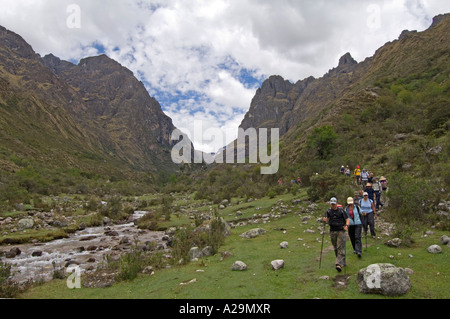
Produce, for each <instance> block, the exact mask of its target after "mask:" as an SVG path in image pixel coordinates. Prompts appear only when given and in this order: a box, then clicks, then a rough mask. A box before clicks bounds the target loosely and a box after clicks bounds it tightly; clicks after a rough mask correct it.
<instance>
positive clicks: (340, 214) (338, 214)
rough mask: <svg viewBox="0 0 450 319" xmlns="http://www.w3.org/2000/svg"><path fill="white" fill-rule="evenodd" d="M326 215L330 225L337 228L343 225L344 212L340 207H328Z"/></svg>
mask: <svg viewBox="0 0 450 319" xmlns="http://www.w3.org/2000/svg"><path fill="white" fill-rule="evenodd" d="M327 216H328V221H329V224H330V226H331V227H333V228H339V227H343V226H344V225H345V217H344V216H345V212H344V210H343V209H342V208H341V207H339V208H338V209H337V210H332V209H331V208H330V209H328V211H327Z"/></svg>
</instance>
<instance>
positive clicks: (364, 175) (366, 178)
mask: <svg viewBox="0 0 450 319" xmlns="http://www.w3.org/2000/svg"><path fill="white" fill-rule="evenodd" d="M368 181H369V172H368V171H366V169H365V168H364V169H363V170H362V173H361V183H362V185H363V186H364V185H366V184H367V183H368Z"/></svg>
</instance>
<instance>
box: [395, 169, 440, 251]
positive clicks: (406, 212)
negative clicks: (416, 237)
mask: <svg viewBox="0 0 450 319" xmlns="http://www.w3.org/2000/svg"><path fill="white" fill-rule="evenodd" d="M438 193H439V192H436V191H435V190H433V187H432V186H431V185H430V183H429V182H427V181H426V180H422V179H418V178H414V177H412V176H410V175H406V174H401V173H396V174H394V175H392V176H391V178H390V181H389V192H388V193H387V196H388V198H389V211H390V213H391V214H390V215H391V216H392V218H393V220H394V222H395V223H396V229H397V236H399V237H403V239H405V240H406V242H408V241H410V242H411V241H412V239H411V235H412V233H413V232H414V231H415V230H417V229H420V228H421V227H423V226H424V224H425V223H426V222H429V221H431V220H433V219H434V216H433V214H432V213H433V211H434V207H435V206H436V204H437V203H438V202H439V197H437V195H436V194H438Z"/></svg>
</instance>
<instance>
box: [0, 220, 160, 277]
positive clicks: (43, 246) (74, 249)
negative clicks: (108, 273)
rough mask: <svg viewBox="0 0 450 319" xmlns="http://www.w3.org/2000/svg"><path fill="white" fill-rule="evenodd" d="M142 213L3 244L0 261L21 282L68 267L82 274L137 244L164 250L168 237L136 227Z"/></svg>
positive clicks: (0, 249)
mask: <svg viewBox="0 0 450 319" xmlns="http://www.w3.org/2000/svg"><path fill="white" fill-rule="evenodd" d="M144 214H145V212H135V214H134V215H133V217H132V219H131V220H130V222H129V223H127V224H122V225H110V226H101V227H94V228H86V229H83V230H80V231H77V232H75V233H73V234H71V235H70V236H69V237H68V238H64V239H60V240H55V241H51V242H48V243H32V244H23V245H11V246H3V247H1V248H0V252H3V253H2V254H0V256H2V257H1V258H0V261H1V262H6V263H8V264H10V265H12V269H11V270H12V274H13V275H12V278H11V279H12V280H14V281H16V282H19V283H23V282H26V281H29V280H32V281H40V280H43V281H49V280H52V279H53V277H54V273H55V271H59V272H61V271H65V270H66V269H67V268H68V267H70V266H79V267H80V270H81V273H83V272H92V271H95V270H96V269H97V267H98V266H99V264H100V263H102V262H104V261H105V258H106V256H110V257H111V258H117V259H118V258H119V257H120V255H121V254H123V253H126V252H129V251H131V250H132V249H133V248H136V247H137V248H138V249H142V250H150V249H159V250H164V249H167V240H168V236H167V235H166V234H165V233H164V232H156V231H148V230H140V229H138V228H137V226H135V223H134V221H135V220H138V219H139V218H140V217H142V216H143V215H144Z"/></svg>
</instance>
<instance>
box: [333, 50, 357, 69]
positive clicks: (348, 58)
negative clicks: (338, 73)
mask: <svg viewBox="0 0 450 319" xmlns="http://www.w3.org/2000/svg"><path fill="white" fill-rule="evenodd" d="M354 64H358V62H356V60H355V59H353V57H352V55H351V54H350V53H348V52H347V53H346V54H344V55H343V56H342V57H341V58H340V59H339V66H338V67H343V66H351V65H354Z"/></svg>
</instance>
